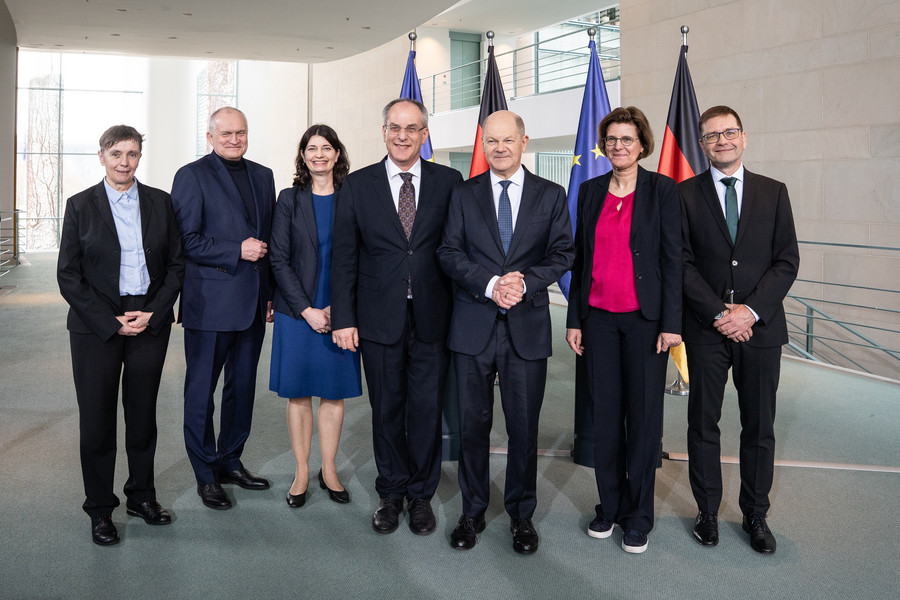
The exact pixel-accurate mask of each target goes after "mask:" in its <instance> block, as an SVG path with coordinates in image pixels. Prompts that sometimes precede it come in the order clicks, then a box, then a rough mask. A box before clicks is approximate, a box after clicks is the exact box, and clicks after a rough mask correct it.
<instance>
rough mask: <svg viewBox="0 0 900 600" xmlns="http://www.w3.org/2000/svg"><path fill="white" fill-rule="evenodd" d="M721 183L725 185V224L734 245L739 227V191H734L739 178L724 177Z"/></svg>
mask: <svg viewBox="0 0 900 600" xmlns="http://www.w3.org/2000/svg"><path fill="white" fill-rule="evenodd" d="M719 181H721V182H722V183H724V184H725V224H726V225H728V233H730V234H731V242H732V243H734V240H735V238H737V226H738V206H737V191H736V190H735V189H734V184H735V183H736V182H737V177H723V178H722V179H720V180H719Z"/></svg>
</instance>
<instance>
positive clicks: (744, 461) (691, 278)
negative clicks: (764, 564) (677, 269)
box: [679, 106, 800, 554]
mask: <svg viewBox="0 0 900 600" xmlns="http://www.w3.org/2000/svg"><path fill="white" fill-rule="evenodd" d="M699 141H700V147H701V148H702V149H703V151H704V152H705V153H706V156H707V157H708V158H709V162H710V165H711V167H710V169H709V170H708V171H706V172H705V173H701V174H700V175H697V176H696V177H693V178H691V179H688V180H687V181H684V182H682V183H681V184H680V185H679V192H680V194H681V202H682V234H683V240H684V246H683V247H684V286H683V291H684V302H685V307H684V312H683V319H684V326H683V332H684V341H685V343H686V344H687V357H688V371H689V372H690V374H691V391H690V397H689V399H688V438H687V441H688V458H689V473H690V480H691V489H692V490H693V493H694V499H695V500H696V502H697V507H698V509H699V513H698V515H697V518H696V520H695V522H694V538H695V539H696V540H697V541H698V542H699V543H700V544H702V545H704V546H715V545H716V544H717V543H718V541H719V529H718V510H719V504H720V503H721V501H722V470H721V465H720V456H719V454H720V443H719V425H718V423H719V418H720V417H721V414H722V400H723V396H724V394H725V383H726V381H727V379H728V370H729V368H731V371H732V380H733V381H734V385H735V387H736V388H737V392H738V405H739V407H740V413H741V442H740V471H741V492H740V495H739V497H738V504H739V506H740V509H741V512H742V513H743V515H744V519H743V528H744V531H746V532H747V533H748V534H749V535H750V543H751V546H752V547H753V549H754V550H756V551H757V552H760V553H763V554H771V553H773V552H775V548H776V543H775V536H773V535H772V532H771V530H770V529H769V526H768V524H767V522H766V513H767V512H768V510H769V491H770V490H771V488H772V479H773V473H774V464H775V431H774V422H775V394H776V390H777V389H778V375H779V371H780V368H781V346H782V345H783V344H786V343H787V341H788V335H787V324H786V321H785V315H784V307H783V305H782V302H783V300H784V297H785V295H786V294H787V293H788V290H790V288H791V285H792V284H793V282H794V279H795V278H796V277H797V270H798V268H799V265H800V253H799V250H798V248H797V235H796V233H795V231H794V218H793V215H792V213H791V204H790V200H789V199H788V193H787V188H786V187H785V186H784V184H783V183H781V182H778V181H775V180H773V179H769V178H768V177H763V176H762V175H757V174H755V173H751V172H750V171H748V170H746V169H745V168H744V166H743V165H742V163H741V155H742V154H743V152H744V148H745V147H746V145H747V134H746V132H745V131H744V130H743V125H742V124H741V119H740V117H739V116H738V114H737V113H736V112H735V111H734V110H733V109H731V108H729V107H727V106H714V107H713V108H710V109H709V110H707V111H706V112H704V113H703V114H702V115H701V116H700V140H699Z"/></svg>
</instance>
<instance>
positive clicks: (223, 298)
mask: <svg viewBox="0 0 900 600" xmlns="http://www.w3.org/2000/svg"><path fill="white" fill-rule="evenodd" d="M244 160H245V162H246V164H247V174H248V176H249V179H250V186H251V188H252V189H253V200H254V205H255V208H256V215H255V219H253V220H251V218H250V215H249V214H247V207H246V205H245V203H244V201H243V200H242V199H241V195H240V193H239V192H238V188H237V186H236V185H235V184H234V180H233V179H232V178H231V174H230V173H229V172H228V170H227V169H226V168H225V165H223V164H222V161H221V160H220V159H219V158H218V157H216V156H214V154H213V153H212V152H211V153H209V154H207V155H206V156H204V157H203V158H200V159H199V160H196V161H194V162H192V163H190V164H188V165H185V166H183V167H182V168H180V169H179V170H178V172H177V173H176V174H175V181H174V182H173V184H172V202H173V204H174V205H175V214H176V215H177V217H178V222H179V224H180V225H181V233H182V238H183V241H184V255H185V258H186V259H187V264H186V269H185V276H184V289H183V290H182V293H181V310H180V314H179V319H180V320H181V321H182V323H183V324H184V326H185V327H187V328H189V329H200V330H204V331H243V330H245V329H247V328H248V327H250V325H251V323H252V322H253V318H254V316H255V315H256V314H257V312H259V314H260V316H261V317H262V318H263V319H264V318H265V311H266V303H267V302H268V301H269V300H271V299H272V293H273V287H274V283H273V280H272V273H271V267H270V262H269V257H268V255H267V256H265V257H264V258H263V259H261V260H259V261H257V262H249V261H245V260H241V242H243V241H244V240H245V239H247V238H250V237H253V238H256V239H258V240H260V241H263V242H265V243H267V244H268V243H269V241H270V238H271V233H272V213H273V210H274V207H275V180H274V177H273V175H272V170H271V169H269V168H268V167H264V166H262V165H260V164H257V163H255V162H252V161H249V160H246V159H244ZM254 220H255V222H256V226H254V225H253V221H254Z"/></svg>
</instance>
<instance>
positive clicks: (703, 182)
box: [700, 171, 733, 245]
mask: <svg viewBox="0 0 900 600" xmlns="http://www.w3.org/2000/svg"><path fill="white" fill-rule="evenodd" d="M700 191H701V192H702V193H703V199H704V200H706V205H707V207H708V208H709V212H710V213H711V214H712V216H713V220H714V221H715V222H716V225H718V226H719V231H720V232H721V234H722V235H723V236H725V239H726V240H728V243H729V244H732V245H733V243H732V241H731V234H730V233H728V224H727V223H726V222H725V215H724V214H723V213H722V205H721V204H719V195H718V194H717V193H716V184H715V182H714V181H713V178H712V171H706V173H705V174H704V175H703V177H702V178H701V179H700Z"/></svg>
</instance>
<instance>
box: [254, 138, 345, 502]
mask: <svg viewBox="0 0 900 600" xmlns="http://www.w3.org/2000/svg"><path fill="white" fill-rule="evenodd" d="M296 167H297V170H296V173H295V175H294V185H293V186H292V187H290V188H287V189H285V190H282V191H281V193H280V194H279V195H278V202H277V204H276V206H275V216H274V219H273V221H272V239H271V243H270V245H269V256H270V257H271V260H272V271H273V272H274V273H275V280H276V283H277V288H276V292H275V298H274V301H273V307H274V309H275V328H274V329H275V331H274V335H273V340H272V367H271V375H270V379H269V389H270V390H272V391H273V392H276V393H277V394H278V395H279V396H280V397H282V398H287V399H288V405H287V424H288V433H289V434H290V439H291V447H292V449H293V451H294V457H295V458H296V459H297V469H296V472H295V474H294V481H293V482H292V483H291V487H290V489H289V490H288V493H287V497H286V500H287V503H288V506H290V507H292V508H299V507H301V506H303V504H304V503H305V502H306V490H307V488H308V486H309V455H310V447H311V445H312V433H313V409H312V396H317V397H318V398H320V402H319V411H318V423H319V448H320V451H321V455H322V468H321V469H320V470H319V476H318V479H319V485H320V487H321V488H322V489H327V490H328V495H329V497H330V498H331V499H332V500H333V501H335V502H339V503H342V504H343V503H347V502H350V494H349V493H347V491H346V490H345V489H344V486H343V485H341V482H340V480H339V479H338V474H337V467H336V466H335V456H336V455H337V449H338V443H339V441H340V437H341V425H342V424H343V421H344V400H343V399H344V398H351V397H354V396H359V395H361V394H362V383H361V380H360V370H359V354H358V353H355V352H349V351H346V350H341V349H340V348H338V347H337V346H336V345H335V344H334V343H333V342H332V341H331V301H330V298H329V288H330V281H331V273H330V269H329V265H330V263H331V244H332V239H331V236H332V231H333V228H332V220H333V216H334V205H335V202H336V201H337V196H338V190H339V189H340V187H341V181H342V179H343V178H344V176H345V175H346V174H347V173H348V172H349V171H350V161H349V160H348V159H347V153H346V151H345V150H344V146H343V144H341V141H340V139H338V136H337V134H336V133H335V132H334V130H333V129H332V128H331V127H328V126H327V125H313V126H312V127H310V128H309V129H307V130H306V133H304V134H303V137H302V138H301V139H300V144H299V146H298V149H297V160H296Z"/></svg>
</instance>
